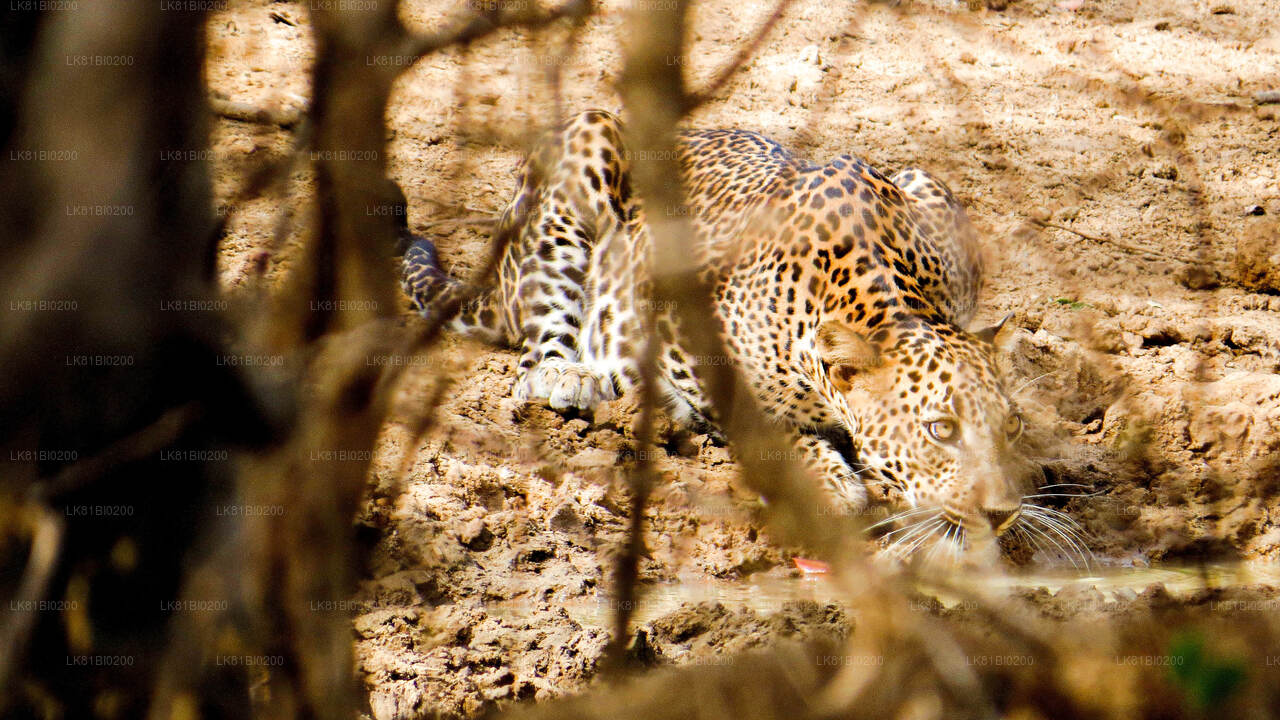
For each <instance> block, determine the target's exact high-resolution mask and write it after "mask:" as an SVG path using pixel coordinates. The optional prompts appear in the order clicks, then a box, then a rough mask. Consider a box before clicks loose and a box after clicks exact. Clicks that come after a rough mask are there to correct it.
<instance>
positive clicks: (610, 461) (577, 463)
mask: <svg viewBox="0 0 1280 720" xmlns="http://www.w3.org/2000/svg"><path fill="white" fill-rule="evenodd" d="M618 461H619V453H617V452H610V451H608V450H602V449H600V448H586V449H585V450H580V451H578V452H577V453H576V454H575V455H574V456H573V457H571V458H569V466H570V467H573V468H579V469H582V470H590V469H592V468H610V467H613V466H615V465H617V464H618Z"/></svg>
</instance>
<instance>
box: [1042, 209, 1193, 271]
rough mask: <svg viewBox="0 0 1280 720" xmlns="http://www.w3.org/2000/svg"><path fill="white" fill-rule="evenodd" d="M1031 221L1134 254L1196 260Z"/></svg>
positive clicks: (1188, 261) (1176, 259)
mask: <svg viewBox="0 0 1280 720" xmlns="http://www.w3.org/2000/svg"><path fill="white" fill-rule="evenodd" d="M1031 222H1032V223H1033V224H1035V225H1038V226H1040V227H1045V228H1053V229H1055V230H1065V231H1067V232H1069V233H1073V234H1075V235H1079V236H1080V237H1082V238H1084V239H1086V240H1093V241H1094V242H1100V243H1105V244H1107V245H1111V246H1112V247H1116V248H1119V249H1121V250H1124V251H1125V252H1129V253H1133V254H1135V255H1150V256H1152V257H1156V258H1160V259H1161V260H1174V261H1176V262H1182V263H1188V264H1195V263H1196V262H1197V261H1196V260H1192V259H1190V258H1184V257H1180V256H1178V255H1170V254H1168V253H1162V252H1157V251H1155V250H1146V249H1144V248H1140V247H1134V246H1133V245H1126V244H1125V243H1122V242H1120V241H1118V240H1112V239H1111V238H1109V237H1103V236H1101V235H1092V234H1090V233H1087V232H1082V231H1080V230H1076V229H1075V228H1071V227H1067V226H1066V225H1059V224H1058V223H1053V222H1049V221H1047V220H1038V219H1034V218H1033V219H1032V220H1031Z"/></svg>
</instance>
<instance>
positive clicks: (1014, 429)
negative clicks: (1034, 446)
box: [1004, 415, 1022, 440]
mask: <svg viewBox="0 0 1280 720" xmlns="http://www.w3.org/2000/svg"><path fill="white" fill-rule="evenodd" d="M1004 434H1005V435H1006V436H1008V438H1009V439H1010V440H1016V439H1017V438H1018V436H1019V435H1021V434H1022V418H1020V417H1018V416H1017V415H1010V416H1009V417H1008V418H1006V419H1005V421H1004Z"/></svg>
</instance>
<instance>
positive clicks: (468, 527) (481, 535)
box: [458, 518, 493, 552]
mask: <svg viewBox="0 0 1280 720" xmlns="http://www.w3.org/2000/svg"><path fill="white" fill-rule="evenodd" d="M458 542H459V543H462V546H463V547H465V548H467V549H468V550H476V551H480V552H484V551H485V550H488V549H489V548H490V547H491V546H492V545H493V533H492V532H490V531H489V528H488V526H486V525H485V522H484V518H471V519H470V520H468V521H467V522H466V523H464V524H463V526H462V528H461V529H460V530H458Z"/></svg>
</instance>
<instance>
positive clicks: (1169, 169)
mask: <svg viewBox="0 0 1280 720" xmlns="http://www.w3.org/2000/svg"><path fill="white" fill-rule="evenodd" d="M1151 174H1152V175H1153V176H1155V177H1158V178H1160V179H1161V180H1177V179H1178V168H1177V167H1175V166H1173V165H1160V166H1159V167H1157V168H1156V169H1155V170H1152V171H1151Z"/></svg>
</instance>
